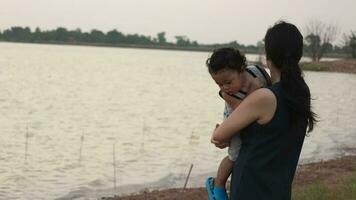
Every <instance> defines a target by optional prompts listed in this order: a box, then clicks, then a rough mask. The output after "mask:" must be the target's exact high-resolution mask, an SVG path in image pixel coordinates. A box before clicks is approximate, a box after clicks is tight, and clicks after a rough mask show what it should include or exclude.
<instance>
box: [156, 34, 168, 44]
mask: <svg viewBox="0 0 356 200" xmlns="http://www.w3.org/2000/svg"><path fill="white" fill-rule="evenodd" d="M157 40H158V43H159V44H161V45H163V44H166V43H167V40H166V32H160V33H157Z"/></svg>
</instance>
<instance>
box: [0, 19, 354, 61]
mask: <svg viewBox="0 0 356 200" xmlns="http://www.w3.org/2000/svg"><path fill="white" fill-rule="evenodd" d="M305 29H306V33H307V34H306V36H305V43H304V52H305V53H306V55H307V56H310V57H311V58H312V60H313V61H319V60H320V59H321V58H322V57H323V56H324V55H325V54H342V55H346V54H348V55H351V56H352V57H353V58H356V31H351V33H350V34H344V40H343V41H344V42H343V43H342V44H341V45H333V44H332V42H333V41H334V40H335V38H336V36H337V27H336V26H333V25H326V24H323V23H321V22H320V21H311V22H310V23H309V24H308V25H307V26H306V28H305ZM174 38H175V42H170V41H168V40H167V38H166V32H159V33H157V35H156V36H155V37H152V36H146V35H140V34H124V33H122V32H120V31H118V30H116V29H113V30H110V31H108V32H103V31H100V30H97V29H93V30H91V31H89V32H84V31H82V30H81V29H75V30H67V29H66V28H63V27H59V28H56V29H54V30H43V31H42V30H41V29H40V28H36V29H35V30H33V31H32V30H31V29H30V28H29V27H20V26H15V27H11V28H9V29H5V30H3V31H1V30H0V40H1V41H10V42H29V43H67V44H89V45H90V44H93V45H107V46H122V45H126V46H130V45H133V46H135V47H140V46H142V47H148V48H149V47H156V48H165V47H166V48H173V49H191V50H206V51H211V50H212V49H215V48H219V47H226V46H230V47H234V48H238V49H240V50H241V51H242V52H245V53H258V54H262V53H263V47H264V44H263V41H259V42H257V44H256V45H243V44H239V43H238V42H237V41H232V42H228V43H222V44H200V43H198V42H197V41H195V40H190V39H189V38H188V37H187V36H184V35H177V36H175V37H174Z"/></svg>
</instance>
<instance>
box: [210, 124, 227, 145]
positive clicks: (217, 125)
mask: <svg viewBox="0 0 356 200" xmlns="http://www.w3.org/2000/svg"><path fill="white" fill-rule="evenodd" d="M219 126H220V124H216V126H215V129H216V128H218V127H219ZM214 131H215V130H214ZM211 143H213V144H214V145H215V146H216V147H217V148H219V149H224V148H226V147H228V146H230V142H222V143H220V142H218V141H216V140H214V139H213V137H212V138H211Z"/></svg>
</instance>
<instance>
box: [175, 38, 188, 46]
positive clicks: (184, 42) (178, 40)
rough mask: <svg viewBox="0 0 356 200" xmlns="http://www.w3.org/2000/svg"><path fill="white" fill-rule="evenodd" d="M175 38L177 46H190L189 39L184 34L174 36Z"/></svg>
mask: <svg viewBox="0 0 356 200" xmlns="http://www.w3.org/2000/svg"><path fill="white" fill-rule="evenodd" d="M174 37H175V38H176V45H177V46H190V40H189V39H188V37H187V36H185V35H177V36H174Z"/></svg>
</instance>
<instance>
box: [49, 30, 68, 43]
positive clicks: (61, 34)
mask: <svg viewBox="0 0 356 200" xmlns="http://www.w3.org/2000/svg"><path fill="white" fill-rule="evenodd" d="M53 34H54V38H53V39H54V40H56V41H62V42H67V41H68V40H69V37H68V31H67V29H66V28H63V27H58V28H57V29H56V30H55V31H54V33H53Z"/></svg>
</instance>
